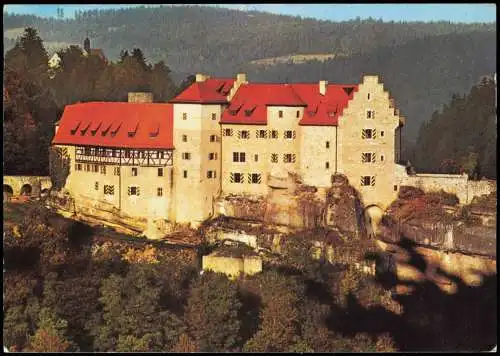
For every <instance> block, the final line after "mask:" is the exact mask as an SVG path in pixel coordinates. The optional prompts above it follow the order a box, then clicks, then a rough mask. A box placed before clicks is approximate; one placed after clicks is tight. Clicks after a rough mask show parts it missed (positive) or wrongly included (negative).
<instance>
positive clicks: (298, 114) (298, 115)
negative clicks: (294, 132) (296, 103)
mask: <svg viewBox="0 0 500 356" xmlns="http://www.w3.org/2000/svg"><path fill="white" fill-rule="evenodd" d="M299 117H300V111H299V110H297V116H296V118H297V119H298V118H299Z"/></svg>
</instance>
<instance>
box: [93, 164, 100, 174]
mask: <svg viewBox="0 0 500 356" xmlns="http://www.w3.org/2000/svg"><path fill="white" fill-rule="evenodd" d="M93 168H94V170H93V172H94V173H99V165H98V164H94V167H93Z"/></svg>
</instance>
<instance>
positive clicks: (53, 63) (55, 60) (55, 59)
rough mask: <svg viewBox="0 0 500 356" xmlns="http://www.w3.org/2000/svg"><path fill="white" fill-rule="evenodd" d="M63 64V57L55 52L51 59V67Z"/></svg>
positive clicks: (55, 67) (54, 67)
mask: <svg viewBox="0 0 500 356" xmlns="http://www.w3.org/2000/svg"><path fill="white" fill-rule="evenodd" d="M60 65H61V57H59V55H58V54H57V53H54V54H53V55H52V57H50V59H49V68H50V69H57V68H59V67H60Z"/></svg>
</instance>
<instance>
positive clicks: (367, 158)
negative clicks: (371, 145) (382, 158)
mask: <svg viewBox="0 0 500 356" xmlns="http://www.w3.org/2000/svg"><path fill="white" fill-rule="evenodd" d="M361 162H363V163H371V162H375V153H371V152H363V153H362V154H361Z"/></svg>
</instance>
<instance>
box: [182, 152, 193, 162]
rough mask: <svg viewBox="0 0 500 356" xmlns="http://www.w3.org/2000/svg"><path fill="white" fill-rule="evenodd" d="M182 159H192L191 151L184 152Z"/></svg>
mask: <svg viewBox="0 0 500 356" xmlns="http://www.w3.org/2000/svg"><path fill="white" fill-rule="evenodd" d="M182 159H185V160H190V159H191V153H190V152H182Z"/></svg>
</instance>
